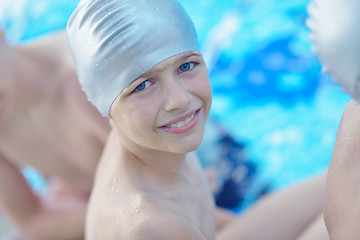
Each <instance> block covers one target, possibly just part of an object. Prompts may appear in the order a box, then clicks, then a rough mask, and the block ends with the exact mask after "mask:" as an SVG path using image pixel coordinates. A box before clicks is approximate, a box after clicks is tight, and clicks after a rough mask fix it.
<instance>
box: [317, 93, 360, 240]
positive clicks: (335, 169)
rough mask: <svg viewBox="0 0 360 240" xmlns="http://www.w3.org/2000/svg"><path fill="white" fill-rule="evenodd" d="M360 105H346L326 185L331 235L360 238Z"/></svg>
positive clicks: (334, 237) (326, 211)
mask: <svg viewBox="0 0 360 240" xmlns="http://www.w3.org/2000/svg"><path fill="white" fill-rule="evenodd" d="M359 171H360V105H359V103H357V102H356V101H354V100H352V101H350V102H349V103H348V105H347V106H346V108H345V111H344V114H343V117H342V119H341V123H340V126H339V130H338V132H337V137H336V142H335V146H334V152H333V156H332V159H331V163H330V168H329V174H328V179H327V186H326V195H325V206H324V217H325V223H326V226H327V229H328V231H329V233H330V236H331V239H334V240H341V239H360V221H359V219H360V191H359V186H360V173H359Z"/></svg>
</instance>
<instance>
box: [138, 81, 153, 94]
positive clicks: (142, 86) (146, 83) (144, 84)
mask: <svg viewBox="0 0 360 240" xmlns="http://www.w3.org/2000/svg"><path fill="white" fill-rule="evenodd" d="M152 84H153V82H152V81H151V80H145V81H143V82H142V83H140V84H139V85H138V86H137V87H136V88H135V89H134V91H133V92H140V91H143V90H145V89H146V88H148V87H150V86H151V85H152Z"/></svg>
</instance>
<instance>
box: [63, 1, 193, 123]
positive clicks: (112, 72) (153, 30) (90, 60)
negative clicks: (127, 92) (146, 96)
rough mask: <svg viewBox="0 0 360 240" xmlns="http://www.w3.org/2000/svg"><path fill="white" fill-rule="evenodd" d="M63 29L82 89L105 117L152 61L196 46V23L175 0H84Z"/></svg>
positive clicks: (150, 66)
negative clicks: (119, 96) (114, 102)
mask: <svg viewBox="0 0 360 240" xmlns="http://www.w3.org/2000/svg"><path fill="white" fill-rule="evenodd" d="M67 32H68V40H69V45H70V49H71V52H72V55H73V57H74V61H75V65H76V69H77V72H78V75H79V81H80V84H81V86H82V89H83V90H84V91H85V92H86V94H87V97H88V99H89V101H90V102H91V103H92V104H94V105H95V107H96V108H97V109H98V110H99V112H100V113H101V114H102V115H103V116H108V114H109V111H110V107H111V105H112V103H113V101H114V100H115V99H116V97H117V96H118V95H119V94H120V93H121V92H122V91H123V90H124V89H125V88H126V87H127V86H128V85H129V84H130V83H131V82H132V81H134V80H135V79H136V78H138V77H139V76H141V75H142V74H144V73H145V72H147V71H148V70H150V69H151V68H152V67H153V66H155V65H156V64H158V63H160V62H162V61H164V60H166V59H168V58H170V57H172V56H174V55H177V54H179V53H183V52H187V51H194V50H198V41H197V36H196V31H195V28H194V25H193V23H192V21H191V19H190V18H189V16H188V15H187V14H186V12H185V10H184V9H183V7H182V6H181V5H180V4H179V3H178V1H177V0H82V1H81V2H80V3H79V5H78V7H77V9H76V10H75V11H74V13H73V14H72V16H71V17H70V19H69V22H68V25H67Z"/></svg>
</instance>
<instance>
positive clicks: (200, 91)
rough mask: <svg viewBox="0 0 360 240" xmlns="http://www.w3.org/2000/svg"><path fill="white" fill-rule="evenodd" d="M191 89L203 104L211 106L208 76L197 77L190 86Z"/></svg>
mask: <svg viewBox="0 0 360 240" xmlns="http://www.w3.org/2000/svg"><path fill="white" fill-rule="evenodd" d="M191 89H192V91H193V93H194V94H195V95H197V96H198V97H199V98H200V99H201V100H203V101H204V102H205V104H207V105H209V106H210V105H211V101H212V89H211V84H210V80H209V77H208V75H201V76H199V77H198V78H197V79H196V81H194V83H193V84H192V86H191Z"/></svg>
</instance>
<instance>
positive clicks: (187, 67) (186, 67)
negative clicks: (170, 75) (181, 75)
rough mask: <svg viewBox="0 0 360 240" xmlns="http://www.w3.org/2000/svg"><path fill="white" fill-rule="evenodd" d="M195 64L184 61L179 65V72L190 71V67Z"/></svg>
mask: <svg viewBox="0 0 360 240" xmlns="http://www.w3.org/2000/svg"><path fill="white" fill-rule="evenodd" d="M194 66H195V63H192V62H189V63H184V64H182V65H181V66H180V67H179V70H180V72H187V71H190V70H191V69H193V68H194Z"/></svg>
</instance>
